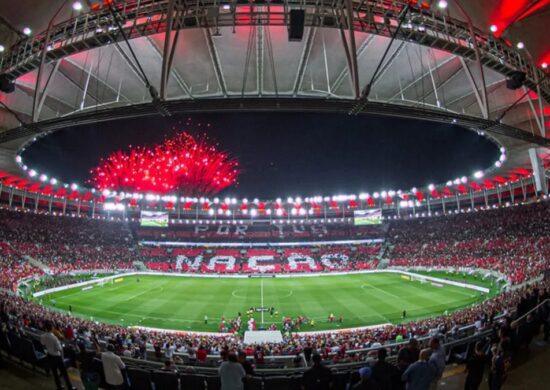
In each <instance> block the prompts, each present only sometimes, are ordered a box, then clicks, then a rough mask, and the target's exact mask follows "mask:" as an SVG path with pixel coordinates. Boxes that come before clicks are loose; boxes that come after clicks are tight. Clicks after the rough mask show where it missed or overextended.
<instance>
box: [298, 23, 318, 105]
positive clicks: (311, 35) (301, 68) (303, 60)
mask: <svg viewBox="0 0 550 390" xmlns="http://www.w3.org/2000/svg"><path fill="white" fill-rule="evenodd" d="M316 33H317V28H316V27H310V29H309V32H308V34H307V39H306V44H305V45H304V49H303V50H302V55H301V56H300V64H299V65H298V73H297V74H296V79H295V80H294V88H293V92H292V96H296V95H297V94H298V90H299V89H300V87H301V86H302V82H303V81H304V74H305V71H306V67H307V63H308V60H309V55H310V54H311V48H312V47H313V40H314V39H315V34H316Z"/></svg>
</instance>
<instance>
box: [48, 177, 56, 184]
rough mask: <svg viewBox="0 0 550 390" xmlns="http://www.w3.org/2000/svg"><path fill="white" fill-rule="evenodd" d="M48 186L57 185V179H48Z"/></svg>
mask: <svg viewBox="0 0 550 390" xmlns="http://www.w3.org/2000/svg"><path fill="white" fill-rule="evenodd" d="M50 184H51V185H52V186H54V185H56V184H57V179H56V178H55V177H52V178H51V179H50Z"/></svg>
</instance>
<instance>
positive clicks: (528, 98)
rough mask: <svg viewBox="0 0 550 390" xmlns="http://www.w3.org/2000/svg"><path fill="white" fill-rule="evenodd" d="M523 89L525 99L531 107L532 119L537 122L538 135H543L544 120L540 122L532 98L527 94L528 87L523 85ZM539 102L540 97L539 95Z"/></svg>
mask: <svg viewBox="0 0 550 390" xmlns="http://www.w3.org/2000/svg"><path fill="white" fill-rule="evenodd" d="M523 91H524V92H525V93H526V94H527V101H528V102H529V107H531V111H532V112H533V119H534V120H535V123H536V124H537V127H538V130H539V132H540V135H541V136H542V137H544V133H545V131H544V122H541V118H540V117H539V114H538V113H537V109H536V108H535V103H534V102H533V99H531V96H530V94H529V89H528V88H527V87H526V86H523ZM539 102H540V97H539Z"/></svg>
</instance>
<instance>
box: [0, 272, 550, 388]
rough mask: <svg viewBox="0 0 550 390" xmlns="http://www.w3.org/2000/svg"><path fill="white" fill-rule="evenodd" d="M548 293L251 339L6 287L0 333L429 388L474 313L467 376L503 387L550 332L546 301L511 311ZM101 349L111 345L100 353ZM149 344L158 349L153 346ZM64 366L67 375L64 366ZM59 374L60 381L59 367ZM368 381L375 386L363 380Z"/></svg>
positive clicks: (85, 350) (307, 376)
mask: <svg viewBox="0 0 550 390" xmlns="http://www.w3.org/2000/svg"><path fill="white" fill-rule="evenodd" d="M548 298H550V283H549V282H548V281H543V282H539V283H537V284H534V285H532V286H526V287H523V288H520V289H517V290H514V291H511V292H507V293H504V294H502V295H501V296H499V297H496V298H493V299H491V300H488V301H486V302H484V303H482V304H480V305H478V306H477V307H472V308H470V309H465V310H462V311H459V312H456V313H453V314H450V315H448V316H444V317H440V318H434V319H429V320H422V321H416V322H412V323H408V324H405V325H392V326H387V327H385V328H381V329H368V330H356V331H348V332H339V333H326V334H292V335H287V336H285V338H284V340H283V343H281V344H275V343H271V344H263V345H257V346H255V347H253V346H249V345H244V344H243V339H242V338H241V337H240V336H238V335H235V334H232V335H227V336H215V335H198V334H185V333H181V334H170V333H161V332H152V331H144V330H139V329H128V328H123V327H118V326H113V325H107V324H101V323H97V322H93V321H87V320H80V319H77V318H74V317H70V316H67V315H65V314H61V313H57V312H53V311H50V310H48V309H46V308H44V307H42V306H41V305H39V304H36V303H34V302H26V301H24V300H23V299H22V298H19V297H15V296H13V295H12V294H9V293H6V292H1V293H0V337H5V335H7V334H8V333H11V334H17V335H20V336H22V337H25V336H26V335H28V334H30V333H27V332H29V330H32V332H33V333H34V332H35V331H36V330H38V331H44V332H45V333H44V334H43V335H46V336H43V337H42V338H41V341H42V339H46V337H48V338H50V339H51V340H52V345H54V346H55V345H57V344H56V342H55V339H60V340H61V341H62V342H63V344H64V346H65V348H64V349H65V350H70V351H72V356H73V357H76V358H77V359H78V358H79V357H83V356H86V355H87V356H89V354H92V356H99V357H100V358H101V361H102V362H103V364H104V369H105V370H107V368H108V367H105V361H106V360H113V361H116V362H117V366H118V367H119V370H123V369H124V368H125V365H124V364H123V363H122V362H121V361H120V359H119V358H115V356H116V355H118V356H123V357H132V358H135V359H154V360H157V361H159V362H165V366H164V367H163V370H168V371H177V370H178V364H182V363H184V361H183V360H182V356H183V355H186V357H187V360H186V364H191V365H200V364H201V363H203V362H205V360H206V359H207V358H208V355H216V356H219V358H218V359H217V361H218V362H219V363H221V365H220V376H221V380H222V381H223V380H224V372H225V370H226V369H227V367H226V366H227V364H228V363H226V362H228V361H229V362H231V363H235V362H241V364H242V367H243V371H244V373H242V372H241V374H240V376H239V377H240V378H245V377H246V376H247V375H250V374H252V373H253V372H254V370H255V369H256V368H262V367H263V366H264V364H265V363H266V362H267V361H268V360H269V357H270V356H276V355H291V356H296V359H294V361H300V360H301V359H302V358H303V359H304V360H305V361H307V362H309V363H310V365H311V366H312V367H311V368H310V369H309V370H307V371H306V372H305V373H304V375H303V377H302V379H301V380H302V383H303V384H304V385H305V387H306V388H318V387H315V386H313V387H308V383H314V382H315V381H317V380H318V379H319V377H322V378H324V380H325V381H326V383H330V382H331V381H332V380H333V378H332V376H333V374H332V372H331V371H330V370H328V369H325V368H323V367H324V366H323V364H322V362H325V363H326V362H327V361H332V362H333V363H345V362H352V363H363V364H364V366H363V368H361V370H360V371H359V374H360V379H359V382H358V384H356V385H355V386H356V387H354V388H357V389H362V388H374V389H378V388H380V386H382V388H388V389H395V388H397V389H400V388H403V386H404V385H405V384H407V386H411V383H420V384H421V385H419V386H420V387H414V388H419V389H428V388H430V385H432V384H434V383H436V382H437V380H438V378H441V374H442V372H443V369H444V367H445V362H446V351H445V350H444V349H443V348H442V347H441V340H442V339H447V340H449V339H450V340H452V339H453V338H456V337H458V336H457V334H456V333H455V328H456V327H457V326H458V325H464V324H466V323H471V322H472V321H473V320H474V319H477V321H479V324H480V325H479V327H478V328H477V330H476V331H482V330H485V329H492V333H490V334H491V336H490V337H489V339H485V340H484V341H483V342H482V344H480V343H478V344H476V348H475V353H474V354H472V355H471V356H469V359H468V361H467V366H468V370H469V371H468V378H467V381H469V383H470V384H471V385H472V386H473V384H475V383H478V384H479V382H480V381H481V376H482V375H483V372H484V368H485V365H487V364H488V365H489V367H490V370H489V383H491V386H494V387H490V388H491V389H493V388H495V389H500V387H501V385H502V383H503V382H504V381H505V379H506V371H507V369H508V367H509V361H510V360H511V358H512V357H513V356H514V353H515V352H516V351H517V350H518V349H519V348H521V347H522V346H524V345H528V344H529V343H530V342H531V340H532V339H533V337H534V336H536V335H537V334H538V333H539V332H540V329H541V325H544V331H545V338H546V340H548V336H549V333H550V307H549V306H548V305H546V306H544V305H543V306H541V307H540V308H539V310H538V311H535V312H532V313H531V314H528V316H527V319H526V321H525V322H523V323H522V324H521V325H520V326H513V325H512V319H513V318H517V317H518V316H520V315H522V314H526V313H528V312H529V311H530V310H531V309H533V308H534V307H536V306H537V305H538V304H539V303H541V302H543V301H544V300H546V299H548ZM497 313H498V314H500V315H501V316H502V317H501V318H500V319H499V320H497V316H496V314H497ZM477 321H476V322H477ZM399 336H405V337H406V338H405V340H409V341H408V344H406V345H402V344H400V345H397V344H396V343H395V340H396V339H398V337H399ZM421 336H430V337H431V338H430V339H429V342H427V339H426V340H424V341H421V342H418V341H417V340H418V339H419V338H421ZM44 344H45V346H46V348H48V353H50V351H49V350H50V349H51V347H49V346H48V345H47V343H45V342H44ZM59 348H60V347H59V346H57V347H55V348H54V349H55V351H54V352H57V351H59ZM363 348H374V349H373V350H372V352H373V353H374V356H373V355H372V354H370V355H368V354H365V353H362V352H361V351H358V350H360V349H363ZM422 348H424V349H422ZM101 350H105V351H106V352H103V353H101ZM148 351H154V352H153V354H151V353H148ZM388 352H391V353H394V354H397V366H391V367H390V366H388V365H387V364H385V358H386V355H387V354H388ZM105 354H108V355H109V356H106V355H105ZM235 357H238V358H235ZM247 357H248V358H249V360H247ZM372 357H377V360H376V362H375V363H374V364H373V362H372V361H371V359H370V358H372ZM107 358H109V359H107ZM50 359H51V358H50ZM252 362H253V363H252ZM369 362H370V363H369ZM54 363H55V362H54ZM81 364H82V363H81ZM427 364H429V365H427ZM419 366H420V367H419ZM81 367H82V365H81ZM239 371H240V370H239ZM117 372H118V371H117ZM61 374H62V375H64V372H63V370H61ZM120 374H121V375H122V376H119V375H117V376H116V377H117V384H118V383H120V381H122V380H123V379H121V378H123V372H122V371H121V373H120ZM480 375H481V376H480ZM106 377H107V375H106ZM56 381H57V382H59V378H58V377H57V375H56ZM388 382H391V383H394V385H392V386H390V387H383V386H387V385H388ZM68 384H69V383H68ZM368 384H370V386H375V387H368V386H367V387H363V386H366V385H368ZM376 386H379V387H376ZM407 388H409V387H407ZM473 388H476V387H473Z"/></svg>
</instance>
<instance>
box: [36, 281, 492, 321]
mask: <svg viewBox="0 0 550 390" xmlns="http://www.w3.org/2000/svg"><path fill="white" fill-rule="evenodd" d="M478 284H484V283H483V282H478ZM485 285H487V284H485ZM486 297H487V295H483V294H480V293H479V292H476V291H474V290H470V289H465V288H461V287H454V286H448V285H445V286H444V287H434V286H432V285H431V284H430V283H420V282H419V281H407V280H404V279H402V278H401V276H400V275H399V274H394V273H376V274H352V275H334V276H330V275H327V276H315V277H296V278H223V277H222V278H193V277H175V276H157V275H147V276H144V275H141V276H139V282H138V277H137V276H128V277H124V279H123V281H121V282H118V283H111V282H106V283H105V285H104V286H103V287H102V286H100V285H98V284H96V285H94V287H93V288H92V289H90V290H86V291H82V289H81V288H80V287H79V288H73V289H69V290H65V291H61V292H57V293H52V294H49V295H45V296H42V297H40V298H39V301H41V302H42V303H43V304H44V305H46V306H53V305H54V303H55V309H57V310H68V308H69V305H71V306H72V309H73V312H72V314H73V315H75V316H78V317H82V318H87V319H93V320H96V321H102V322H106V323H113V324H120V325H125V326H131V325H139V326H146V327H153V328H163V329H173V330H184V331H185V330H195V331H217V330H218V325H219V322H220V318H221V316H222V315H223V316H225V318H226V319H230V318H235V317H236V316H237V313H238V312H241V313H243V314H244V313H245V312H246V310H247V309H249V308H250V307H261V306H263V307H274V308H275V309H276V310H277V311H278V312H279V316H278V317H271V316H270V315H269V313H264V315H263V323H264V324H265V326H269V325H270V324H271V323H275V324H277V326H278V328H279V329H280V328H281V326H280V325H281V319H282V317H283V316H290V317H293V318H296V317H297V316H300V315H302V316H306V317H308V318H313V319H314V320H315V326H314V327H313V328H312V327H310V326H309V325H308V326H305V327H304V326H303V327H302V329H301V330H302V331H306V330H326V329H338V328H351V327H357V326H366V325H374V324H381V323H388V322H389V323H398V322H401V321H402V318H401V315H402V312H403V310H406V311H407V319H406V320H412V319H418V318H425V317H431V316H436V315H441V314H444V312H445V311H449V312H451V311H453V310H456V309H459V308H463V307H466V306H468V305H471V304H473V303H477V302H480V301H482V300H483V299H485V298H486ZM331 313H332V314H334V315H335V316H336V317H339V316H343V318H344V321H343V323H342V324H340V323H337V322H336V323H330V322H329V321H328V320H327V318H328V316H329V314H331ZM205 315H207V316H208V319H209V321H208V324H204V316H205ZM255 319H256V321H257V322H258V323H259V324H261V323H262V315H261V314H260V313H256V314H255Z"/></svg>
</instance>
